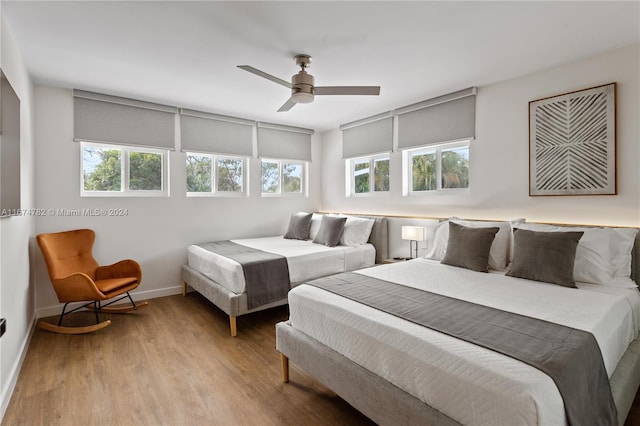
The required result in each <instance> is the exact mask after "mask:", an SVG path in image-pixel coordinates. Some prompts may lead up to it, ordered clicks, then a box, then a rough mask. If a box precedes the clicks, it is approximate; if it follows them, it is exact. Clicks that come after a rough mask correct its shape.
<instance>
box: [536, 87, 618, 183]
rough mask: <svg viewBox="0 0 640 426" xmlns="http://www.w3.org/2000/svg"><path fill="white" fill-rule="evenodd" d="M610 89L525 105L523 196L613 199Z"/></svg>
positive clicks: (613, 139)
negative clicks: (605, 196) (526, 151)
mask: <svg viewBox="0 0 640 426" xmlns="http://www.w3.org/2000/svg"><path fill="white" fill-rule="evenodd" d="M615 94H616V84H615V83H611V84H607V85H604V86H598V87H593V88H591V89H585V90H580V91H577V92H571V93H566V94H564V95H559V96H553V97H550V98H544V99H539V100H537V101H531V102H529V195H596V194H615V193H616V118H615V117H616V116H615V113H616V111H615V106H616V101H615Z"/></svg>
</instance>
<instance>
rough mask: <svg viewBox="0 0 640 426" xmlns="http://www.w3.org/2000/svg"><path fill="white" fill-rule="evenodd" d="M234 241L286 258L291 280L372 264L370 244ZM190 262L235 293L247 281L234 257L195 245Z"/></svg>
mask: <svg viewBox="0 0 640 426" xmlns="http://www.w3.org/2000/svg"><path fill="white" fill-rule="evenodd" d="M231 241H232V242H234V243H236V244H241V245H243V246H247V247H251V248H255V249H258V250H262V251H266V252H270V253H275V254H279V255H280V256H284V257H286V258H287V262H288V264H289V279H290V281H291V283H292V284H295V283H299V282H302V281H308V280H311V279H314V278H319V277H323V276H326V275H331V274H337V273H339V272H345V271H353V270H355V269H360V268H365V267H367V266H371V265H373V264H375V260H376V259H375V258H376V251H375V248H374V247H373V245H371V244H364V245H360V246H353V247H352V246H336V247H327V246H325V245H322V244H314V243H313V242H311V241H302V240H290V239H285V238H283V237H281V236H280V237H264V238H248V239H241V240H231ZM187 254H188V262H189V266H191V267H192V268H194V269H195V270H197V271H199V272H201V273H202V274H204V275H205V276H207V277H208V278H210V279H212V280H213V281H215V282H217V283H218V284H221V285H223V286H224V287H226V288H227V289H229V290H231V291H232V292H234V293H237V294H240V293H243V292H244V291H245V289H246V282H245V279H244V273H243V271H242V266H241V265H240V264H239V263H238V262H236V261H235V260H232V259H229V258H228V257H224V256H220V255H217V254H215V253H212V252H210V251H208V250H205V249H203V248H201V247H198V246H197V245H191V246H189V247H188V248H187Z"/></svg>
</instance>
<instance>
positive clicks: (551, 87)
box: [322, 45, 640, 226]
mask: <svg viewBox="0 0 640 426" xmlns="http://www.w3.org/2000/svg"><path fill="white" fill-rule="evenodd" d="M639 51H640V46H639V45H634V46H629V47H625V48H622V49H619V50H616V51H612V52H608V53H604V54H601V55H598V56H595V57H591V58H587V59H584V60H581V61H577V62H574V63H570V64H566V65H563V66H560V67H557V68H553V69H549V70H546V71H542V72H538V73H534V74H531V75H527V76H523V77H520V78H516V79H512V80H508V81H505V82H501V83H497V84H492V85H489V86H484V87H479V90H478V96H477V100H476V139H475V140H474V141H472V142H471V148H470V167H471V171H470V173H471V176H470V180H471V184H470V186H471V188H470V193H469V194H468V195H456V196H452V195H442V194H433V195H423V196H413V197H403V196H402V195H401V194H402V186H401V178H402V174H401V161H402V158H401V154H400V153H398V152H394V153H392V154H391V191H390V194H389V195H387V196H372V197H357V198H356V197H346V195H345V190H344V187H345V184H344V182H345V181H344V179H345V168H344V162H343V161H342V159H341V157H342V136H341V132H340V131H338V130H333V131H329V132H325V133H324V134H323V147H322V162H323V164H324V170H323V181H322V182H323V185H322V186H323V194H322V210H325V211H336V212H340V211H341V212H347V213H349V212H351V213H365V212H366V213H378V214H395V215H413V216H426V217H448V216H452V215H455V216H460V217H467V218H478V219H512V218H516V217H526V218H527V220H530V221H542V222H566V223H581V224H605V225H629V226H639V225H640V173H639V170H640V167H639V163H640V143H639V141H640V131H639V123H640V118H639V117H640V107H639V103H640V85H639V76H640V65H639V60H640V59H639ZM612 82H616V83H618V84H617V157H618V165H617V176H618V195H612V196H605V195H599V196H562V197H558V196H556V197H529V169H528V167H529V166H528V165H529V151H528V149H529V135H528V132H529V130H528V103H529V101H532V100H536V99H541V98H545V97H549V96H553V95H557V94H562V93H566V92H571V91H574V90H580V89H585V88H589V87H594V86H598V85H602V84H607V83H612ZM400 106H402V105H398V107H400ZM380 112H383V111H380Z"/></svg>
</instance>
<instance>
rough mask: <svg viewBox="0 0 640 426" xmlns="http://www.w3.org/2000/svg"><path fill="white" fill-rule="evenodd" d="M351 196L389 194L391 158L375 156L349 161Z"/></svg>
mask: <svg viewBox="0 0 640 426" xmlns="http://www.w3.org/2000/svg"><path fill="white" fill-rule="evenodd" d="M347 164H348V165H349V172H348V174H347V176H349V177H350V181H351V185H350V186H351V188H350V191H349V192H350V195H361V194H372V193H388V192H389V157H388V156H375V157H364V158H357V159H352V160H347Z"/></svg>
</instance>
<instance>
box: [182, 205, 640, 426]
mask: <svg viewBox="0 0 640 426" xmlns="http://www.w3.org/2000/svg"><path fill="white" fill-rule="evenodd" d="M375 220H376V223H375V225H374V228H373V231H372V232H371V236H370V239H369V241H370V242H371V243H373V244H371V245H374V247H371V246H370V244H366V245H362V246H357V247H353V246H340V245H338V246H336V247H332V248H329V247H324V246H322V247H317V246H318V244H315V243H313V242H312V241H301V240H294V241H289V240H287V241H286V242H283V241H282V240H283V239H282V237H278V238H271V239H269V238H266V239H253V240H242V241H238V242H239V243H240V244H246V245H248V246H251V247H253V248H258V249H260V250H266V251H269V252H274V253H280V254H282V255H283V256H285V257H286V259H287V262H288V263H289V265H290V270H289V273H290V277H291V288H292V289H291V291H289V294H288V299H287V298H283V299H281V300H276V301H273V302H271V303H268V304H264V305H261V306H258V307H249V305H248V304H247V294H246V290H247V286H246V282H244V283H243V280H242V270H241V269H240V270H238V269H237V268H236V267H234V266H233V261H229V260H228V259H226V260H225V259H220V258H218V257H217V256H215V255H212V254H211V253H208V252H206V251H204V252H203V251H202V250H200V248H198V247H195V246H192V247H190V248H189V265H185V266H184V267H183V271H182V277H183V281H184V283H185V291H186V283H188V284H189V285H190V286H192V287H193V288H194V289H196V290H197V291H199V292H200V293H202V294H203V295H205V297H207V298H208V299H209V300H211V301H212V302H213V303H214V304H216V305H217V306H218V307H220V308H221V309H222V310H224V311H225V312H226V313H227V314H228V315H229V316H230V322H231V332H232V335H235V333H236V329H235V317H236V316H238V315H242V314H244V313H249V312H254V311H256V310H261V309H266V308H269V307H272V306H277V305H281V304H285V303H288V304H289V310H290V318H289V320H287V321H284V322H281V323H279V324H277V325H276V347H277V350H278V351H279V352H280V353H281V354H282V368H283V380H284V381H285V382H286V381H288V380H289V361H290V360H291V361H292V362H293V363H295V364H296V365H297V366H299V367H300V368H302V369H303V370H305V371H307V372H308V373H310V374H311V375H313V376H315V377H316V378H317V379H318V380H319V381H321V382H322V383H324V384H325V385H327V386H328V387H329V388H331V389H332V390H333V391H335V392H336V393H337V394H338V395H340V396H341V397H342V398H343V399H345V400H346V401H347V402H349V403H350V404H351V405H353V406H354V407H355V408H357V409H358V410H360V411H361V412H363V413H364V414H365V415H367V416H368V417H370V418H371V419H372V420H374V421H375V422H377V423H379V424H394V425H396V424H429V425H454V424H465V425H512V424H518V425H520V424H522V425H528V424H531V425H547V424H554V425H556V424H558V425H562V424H589V423H591V424H597V425H599V424H619V425H622V424H624V420H625V418H626V416H627V413H628V412H629V409H630V407H631V405H632V402H633V399H634V397H635V394H636V392H637V390H638V387H639V386H640V339H638V334H639V332H640V295H639V293H638V289H637V287H636V285H635V283H637V282H638V279H639V278H640V271H639V268H638V266H640V249H639V248H640V237H639V236H638V235H637V234H636V231H637V230H635V229H628V228H627V229H620V228H576V227H571V228H566V227H551V226H548V225H537V224H522V223H521V221H520V222H516V223H509V222H500V223H490V222H468V221H467V222H465V221H460V220H455V219H451V220H449V221H445V222H443V223H442V224H441V225H440V226H439V227H438V229H437V230H436V233H435V241H434V242H433V244H432V249H431V250H430V253H429V254H428V256H427V257H429V258H418V259H414V260H410V261H407V262H400V263H394V264H391V265H381V266H373V265H374V260H373V259H375V260H376V263H381V260H382V259H384V258H387V257H388V252H387V223H386V219H385V218H382V217H378V218H375ZM448 222H455V223H457V224H458V225H462V226H461V227H457V225H452V224H451V223H448ZM489 227H492V229H494V230H493V231H491V232H492V233H493V235H494V236H495V237H494V238H493V239H492V240H491V241H490V242H489V246H486V244H485V246H484V248H483V249H480V252H482V251H483V250H484V251H485V252H486V253H485V256H484V258H481V259H480V260H479V261H478V259H477V258H476V255H477V252H478V250H479V249H478V247H476V246H477V244H476V243H475V242H474V241H472V240H469V239H467V240H465V239H464V238H463V239H462V240H459V241H458V240H456V238H458V237H459V232H461V231H460V229H459V228H462V231H464V232H467V231H468V230H469V229H472V228H489ZM514 227H521V229H522V230H523V231H520V230H518V231H516V232H514V231H513V228H514ZM449 229H451V231H449ZM454 231H455V232H454ZM448 232H451V233H452V235H448ZM527 232H529V233H527ZM554 232H555V233H557V234H555V235H551V233H554ZM480 233H483V234H486V232H484V231H481V232H480ZM560 234H566V235H567V236H568V237H569V238H573V241H574V243H575V244H574V243H571V242H569V246H567V245H566V244H565V243H566V241H565V242H563V241H560V242H559V243H558V244H565V245H564V246H563V247H565V249H563V250H561V251H558V252H554V251H553V250H546V251H544V252H545V253H547V254H548V255H545V256H540V255H538V254H536V255H535V256H533V257H531V253H539V251H538V252H535V251H534V252H531V250H529V247H528V245H529V244H533V243H532V242H531V241H535V240H529V238H530V237H531V236H533V237H535V238H537V237H538V236H540V235H543V236H544V237H545V239H548V238H549V237H557V236H560ZM569 234H572V235H569ZM578 234H579V236H577V235H578ZM485 236H486V235H485ZM514 236H515V238H514ZM525 236H526V238H525ZM465 238H467V237H465ZM473 238H476V237H473ZM563 238H564V237H563ZM578 239H579V241H578ZM456 241H457V242H456ZM547 243H548V242H546V243H545V244H547ZM554 244H555V243H554ZM571 244H573V255H572V256H573V258H572V261H571V264H570V267H571V269H570V271H569V275H571V276H570V277H568V278H567V277H566V273H567V265H566V264H564V265H563V259H561V258H562V257H563V256H564V254H563V253H564V252H566V251H571V250H566V247H571ZM461 247H465V249H464V250H462V253H463V255H460V254H458V255H456V253H455V252H456V251H458V250H461ZM374 248H375V254H374V253H372V251H373V250H374ZM469 248H470V250H471V251H472V252H473V253H472V255H469V252H468V249H469ZM372 256H373V257H372ZM527 256H529V257H530V258H528V259H527ZM523 259H525V260H526V261H525V262H524V267H523ZM565 260H566V259H565ZM556 261H557V262H556ZM574 261H575V262H574ZM483 262H484V265H486V266H485V270H482V268H480V269H478V268H477V265H478V264H480V265H482V264H483ZM545 262H547V263H548V262H552V263H553V262H556V263H558V264H559V265H560V266H559V267H558V268H556V267H553V268H548V267H547V265H546V264H545ZM509 264H510V265H511V266H510V268H507V265H509ZM371 266H373V267H371ZM574 267H575V269H574ZM562 268H564V270H563V269H562ZM550 270H551V272H550ZM239 271H240V272H239ZM347 271H353V272H347ZM563 274H564V275H563ZM319 277H324V278H319ZM541 277H546V278H544V279H541ZM547 279H548V280H549V281H551V283H549V282H544V281H546V280H547ZM356 285H360V286H361V289H360V287H356ZM376 286H378V287H376ZM380 286H382V287H380ZM574 287H575V288H574ZM354 288H355V289H356V290H354ZM387 288H390V289H391V290H387ZM345 289H346V290H345ZM342 291H344V293H341V292H342ZM387 291H389V292H388V293H387ZM350 292H351V293H354V294H355V293H358V295H357V296H354V295H353V294H351V293H350ZM360 293H361V294H360ZM423 294H428V295H430V296H429V297H432V296H433V295H435V296H433V297H436V298H441V297H444V298H446V299H447V302H446V303H449V301H453V304H454V305H455V304H457V303H467V302H470V303H472V304H474V305H473V306H478V305H479V306H480V307H482V308H484V307H488V308H487V309H491V310H492V313H491V315H493V314H494V311H495V312H498V314H500V315H502V314H503V313H505V312H506V314H507V315H513V314H512V313H515V314H516V315H515V316H523V317H524V318H525V319H526V320H527V321H529V320H531V319H532V318H533V320H532V321H537V322H539V323H543V325H545V324H547V325H551V326H553V327H560V329H559V330H560V333H564V331H565V330H568V331H569V334H574V331H575V333H582V335H586V336H590V338H591V339H593V340H594V341H595V348H596V350H595V352H597V354H598V357H597V358H598V359H597V360H596V361H597V362H596V364H597V365H596V367H598V365H599V366H600V367H598V368H599V371H600V375H601V377H604V382H605V383H604V384H603V383H600V384H599V386H593V387H594V388H596V387H598V390H597V392H600V393H599V394H598V393H595V392H594V394H595V396H594V395H591V396H590V397H593V398H594V399H592V400H588V401H587V400H583V399H582V398H583V396H581V395H583V394H580V393H579V392H578V394H579V395H578V396H577V397H576V396H575V395H573V396H571V398H573V404H574V405H571V403H570V398H569V396H568V394H567V393H566V392H567V386H566V384H565V385H563V386H564V387H563V386H561V385H560V383H561V381H559V379H558V377H557V376H553V375H550V374H549V373H548V372H543V371H546V370H544V368H542V367H540V366H539V365H537V366H534V365H535V364H532V363H531V362H529V360H528V359H522V358H518V357H514V356H513V354H511V353H509V352H508V351H506V352H505V351H502V350H501V349H497V350H496V349H494V350H491V349H488V347H491V345H486V344H484V343H482V341H481V342H480V343H477V342H476V343H472V342H475V341H474V340H473V339H466V340H465V338H460V337H459V336H458V335H457V334H455V333H456V332H457V331H456V330H454V331H451V330H449V329H447V328H446V327H445V329H444V330H443V329H438V328H437V327H431V326H423V325H421V323H420V322H419V321H418V320H416V319H415V317H416V316H415V315H414V314H415V313H416V312H417V314H418V316H421V315H422V316H425V315H424V314H425V313H426V314H428V315H426V316H427V317H428V316H429V315H431V314H432V313H433V312H435V314H433V315H431V316H435V317H436V318H435V319H436V322H438V320H440V322H441V323H442V322H443V323H447V322H452V323H455V326H454V327H453V328H456V327H458V328H459V326H461V327H462V328H463V329H466V328H475V327H474V326H473V325H472V326H471V327H469V325H468V324H467V325H465V324H464V321H462V322H460V321H458V319H459V318H461V317H464V316H466V315H460V314H459V313H456V312H453V313H451V312H442V315H441V313H440V312H439V311H438V310H437V309H438V306H440V303H442V302H440V301H439V299H438V302H437V303H436V302H430V303H431V304H428V303H427V304H426V305H424V306H420V305H416V303H417V300H418V299H420V300H422V299H421V297H422V295H423ZM360 298H362V299H365V300H360ZM403 299H406V300H404V301H403ZM372 300H373V302H372ZM376 300H377V301H376ZM380 301H382V302H383V303H382V304H383V305H384V306H382V307H381V306H379V305H376V303H379V302H380ZM389 301H390V302H391V303H387V302H389ZM460 301H462V302H460ZM395 305H397V306H400V310H404V311H406V312H405V313H403V314H402V315H400V314H398V312H396V311H394V310H393V309H396V307H395ZM389 306H391V307H389ZM447 306H448V305H447ZM452 306H453V305H452ZM447 310H448V309H447ZM460 312H462V311H460ZM403 315H405V316H403ZM447 315H448V316H447ZM498 318H500V320H496V321H494V324H490V325H491V326H492V327H494V334H496V333H495V330H497V331H498V333H497V334H498V340H500V337H499V335H500V334H501V327H503V326H504V331H505V336H507V335H509V336H510V334H509V333H512V332H515V333H516V334H517V333H520V334H521V335H524V336H525V338H526V337H527V333H531V336H532V341H533V339H538V336H537V335H536V334H535V333H537V331H535V330H533V329H531V330H530V329H529V328H528V327H529V325H528V323H527V324H526V327H525V326H523V325H522V324H521V323H519V322H514V323H511V322H508V324H510V326H506V325H504V324H507V322H505V323H504V324H503V323H502V321H503V318H504V317H502V316H500V317H498ZM516 319H517V318H516ZM475 321H476V323H482V322H483V321H479V320H477V319H476V320H475ZM507 321H511V318H507ZM518 321H519V320H518ZM489 322H490V321H489ZM481 325H484V324H481ZM552 330H556V329H555V328H553V329H552ZM585 332H586V333H585ZM548 333H549V332H548V331H547V334H548ZM555 333H557V332H556V331H553V332H552V334H555ZM543 334H544V333H543ZM494 338H495V336H494ZM552 339H553V336H552ZM503 340H506V341H507V346H509V345H508V343H509V342H508V341H509V340H510V338H506V339H503ZM560 340H561V339H560ZM556 343H557V342H554V343H553V344H548V343H546V342H543V341H542V340H536V343H535V344H532V345H530V346H531V352H532V353H533V356H534V358H535V356H536V353H537V352H538V349H540V353H544V354H545V355H544V356H542V357H543V358H545V357H546V356H547V355H546V354H547V352H543V351H544V350H549V347H550V348H551V349H550V350H549V353H551V354H553V355H556V353H561V356H560V360H561V361H562V362H565V363H567V364H566V368H567V369H571V368H574V367H575V365H574V364H573V363H574V362H575V361H574V358H568V361H567V360H565V359H564V358H565V357H564V355H563V352H562V351H563V350H564V349H562V350H557V349H555V346H554V345H556ZM518 345H519V344H518ZM524 346H526V345H524ZM517 349H518V348H516V352H517ZM576 352H577V353H586V352H588V351H586V349H584V348H583V347H581V349H580V350H578V351H576ZM554 363H555V360H554ZM598 363H599V364H598ZM589 368H590V369H593V368H591V367H589ZM598 368H595V369H593V370H594V371H595V370H598ZM564 369H565V366H563V367H561V368H560V371H561V372H562V371H563V370H564ZM572 376H573V377H568V378H566V377H565V378H564V379H563V380H565V383H569V384H570V385H569V388H571V387H573V388H588V390H589V392H591V390H592V389H591V387H592V385H591V383H598V380H597V378H596V379H594V380H592V381H591V382H584V381H583V380H582V379H583V377H582V376H585V377H586V376H588V377H587V378H588V379H589V380H591V372H589V374H588V375H587V374H586V373H585V374H572ZM594 377H597V375H594ZM607 379H608V380H607ZM566 380H568V382H567V381H566ZM601 382H602V380H601ZM585 383H586V384H585ZM600 388H602V389H600ZM559 389H562V391H561V390H559ZM569 390H571V389H569ZM578 390H583V389H578ZM561 392H562V393H561ZM587 393H588V392H587ZM607 399H608V400H610V401H609V402H608V403H609V406H610V407H609V409H610V412H609V413H608V414H602V413H601V412H600V411H598V410H600V408H593V414H592V413H590V412H588V413H587V414H586V415H585V413H584V412H585V410H592V407H591V406H594V407H595V406H598V405H599V404H600V403H602V405H603V406H605V405H607V401H606V400H607ZM575 403H577V405H575ZM581 404H582V405H581ZM576 406H577V407H578V408H577V409H576ZM611 410H612V411H611ZM575 411H577V412H578V413H577V415H578V417H576V416H575V413H574V412H575ZM580 416H582V417H580ZM603 416H605V417H603ZM607 416H608V417H607Z"/></svg>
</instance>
